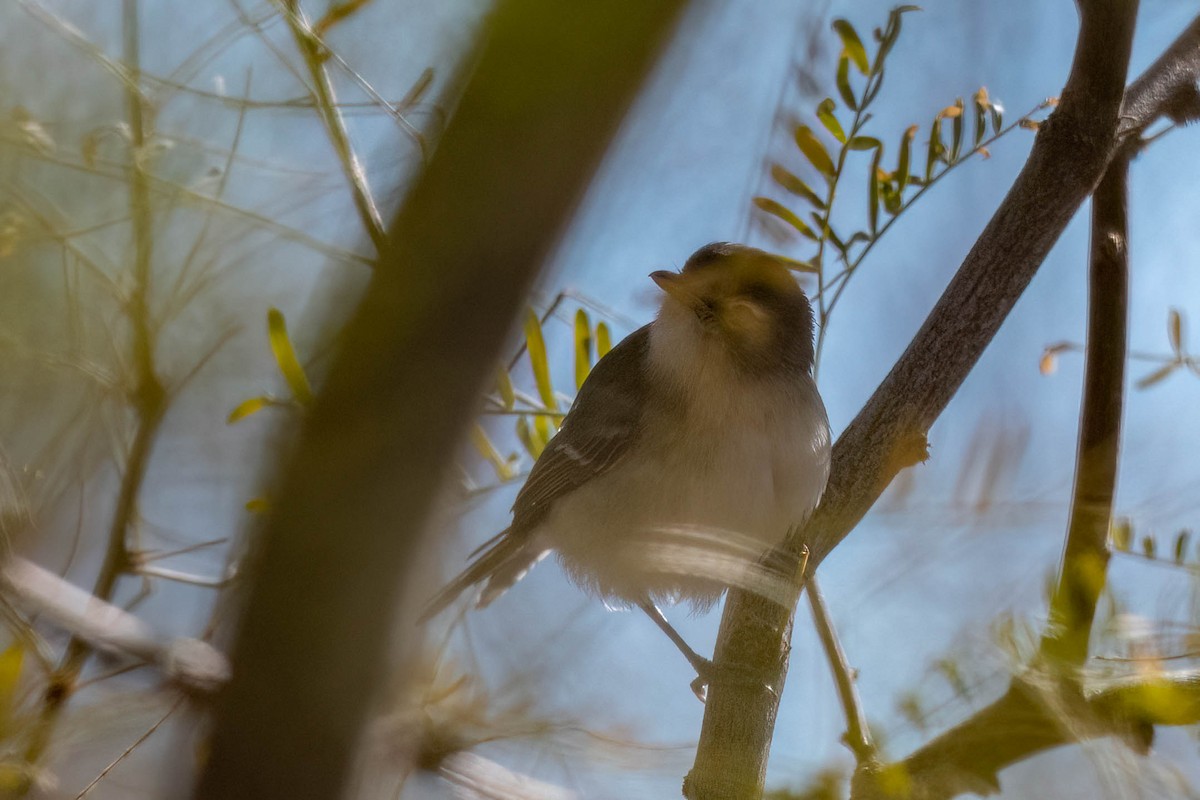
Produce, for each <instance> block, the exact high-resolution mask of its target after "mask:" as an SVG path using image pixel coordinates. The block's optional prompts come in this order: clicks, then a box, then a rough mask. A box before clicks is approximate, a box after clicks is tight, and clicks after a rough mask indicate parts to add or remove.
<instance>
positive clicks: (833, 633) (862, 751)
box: [804, 575, 875, 765]
mask: <svg viewBox="0 0 1200 800" xmlns="http://www.w3.org/2000/svg"><path fill="white" fill-rule="evenodd" d="M804 589H805V591H806V592H807V593H808V604H809V605H810V606H811V607H812V616H813V625H814V626H815V627H816V629H817V636H819V637H820V638H821V647H822V648H824V650H825V658H826V660H828V661H829V670H830V672H832V673H833V682H834V684H835V685H836V686H837V692H838V699H839V700H841V703H842V711H843V712H844V713H845V715H846V734H845V736H844V737H843V739H842V741H844V742H845V743H846V746H847V747H849V748H850V751H851V752H852V753H854V759H855V761H857V762H858V763H859V764H860V765H861V764H865V763H868V762H870V761H871V760H872V759H873V758H875V744H874V743H873V742H872V741H871V729H870V726H869V725H868V724H867V715H866V714H865V713H863V706H862V700H860V699H859V696H858V687H857V686H856V685H855V682H854V671H853V670H852V669H851V668H850V663H849V662H848V661H847V660H846V653H845V651H844V650H842V643H841V641H839V640H838V635H837V630H836V629H835V628H834V627H833V618H832V617H831V616H830V615H829V608H828V607H827V606H826V605H825V597H824V596H823V595H822V594H821V587H820V585H819V584H818V583H817V576H816V575H809V576H808V577H807V578H805V581H804Z"/></svg>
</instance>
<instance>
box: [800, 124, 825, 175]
mask: <svg viewBox="0 0 1200 800" xmlns="http://www.w3.org/2000/svg"><path fill="white" fill-rule="evenodd" d="M796 146H797V147H799V148H800V152H802V153H804V155H805V157H806V158H807V159H808V160H809V162H811V163H812V165H813V166H814V167H816V169H817V172H820V173H821V174H822V175H824V176H825V177H827V178H831V177H833V173H834V166H833V159H831V158H830V157H829V153H828V152H827V151H826V150H825V145H823V144H821V140H820V139H818V138H817V135H816V134H815V133H813V132H812V128H810V127H808V126H807V125H800V126H798V127H797V128H796Z"/></svg>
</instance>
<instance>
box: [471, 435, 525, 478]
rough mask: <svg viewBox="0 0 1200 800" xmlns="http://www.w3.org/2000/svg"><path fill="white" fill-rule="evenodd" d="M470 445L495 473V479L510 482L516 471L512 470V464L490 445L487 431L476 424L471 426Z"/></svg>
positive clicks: (490, 441) (494, 446)
mask: <svg viewBox="0 0 1200 800" xmlns="http://www.w3.org/2000/svg"><path fill="white" fill-rule="evenodd" d="M471 444H472V445H474V446H475V449H476V450H477V451H478V452H479V455H481V456H483V458H484V459H485V460H486V461H487V462H488V463H489V464H491V465H492V469H494V470H495V471H496V477H497V478H499V479H500V480H502V481H507V480H511V479H512V478H513V477H514V476H515V475H516V470H515V469H514V468H513V465H512V462H511V461H510V460H509V459H506V458H505V457H504V456H502V455H500V451H499V450H497V449H496V445H494V444H492V440H491V438H489V437H488V435H487V431H485V430H484V429H483V426H481V425H479V424H478V423H476V424H474V425H472V426H471Z"/></svg>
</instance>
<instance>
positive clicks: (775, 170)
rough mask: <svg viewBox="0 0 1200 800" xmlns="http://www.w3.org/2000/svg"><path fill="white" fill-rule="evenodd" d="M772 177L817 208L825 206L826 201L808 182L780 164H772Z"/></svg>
mask: <svg viewBox="0 0 1200 800" xmlns="http://www.w3.org/2000/svg"><path fill="white" fill-rule="evenodd" d="M771 177H772V178H774V179H775V182H776V183H778V184H779V185H780V186H782V187H783V188H784V189H787V190H788V191H789V192H791V193H792V194H794V195H796V196H797V197H803V198H804V199H805V200H807V201H808V202H810V203H812V204H813V205H814V206H816V207H817V208H821V209H823V208H825V201H824V200H822V199H821V198H820V197H818V196H817V193H816V192H814V191H813V190H812V189H810V188H809V187H808V184H807V183H805V182H804V181H802V180H800V178H798V177H797V176H795V175H793V174H792V173H790V172H788V171H787V170H786V169H784V168H783V167H781V166H779V165H778V164H772V165H771Z"/></svg>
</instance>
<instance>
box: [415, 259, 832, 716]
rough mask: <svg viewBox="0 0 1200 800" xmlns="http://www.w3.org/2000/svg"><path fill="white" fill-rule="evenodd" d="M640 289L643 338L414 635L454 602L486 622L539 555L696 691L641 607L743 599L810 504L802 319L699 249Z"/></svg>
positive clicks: (763, 268) (577, 404) (777, 277)
mask: <svg viewBox="0 0 1200 800" xmlns="http://www.w3.org/2000/svg"><path fill="white" fill-rule="evenodd" d="M650 278H651V279H652V280H653V281H654V283H655V284H657V285H658V287H659V288H661V289H662V292H663V294H662V300H661V304H660V307H659V309H658V313H657V315H656V317H655V318H654V320H653V321H652V322H650V323H649V324H647V325H645V326H643V327H641V328H639V329H638V330H636V331H634V332H633V333H632V334H630V335H629V336H628V337H626V338H625V339H624V340H623V341H621V342H620V343H619V344H618V345H617V346H616V347H614V348H613V349H612V350H610V351H609V352H608V353H607V354H605V355H604V356H603V357H602V358H600V359H599V360H598V361H597V363H596V365H595V366H594V367H593V369H592V371H591V372H590V373H589V375H588V377H587V378H586V380H585V381H584V382H583V384H582V386H581V387H580V389H579V392H578V394H577V395H576V398H575V401H574V402H573V404H572V405H571V408H570V410H569V411H568V412H567V414H566V416H565V417H564V419H563V420H562V424H561V426H560V429H559V431H558V433H557V434H556V435H555V436H554V437H553V438H552V439H551V440H550V441H549V443H548V444H547V445H546V448H545V450H544V451H543V452H542V454H541V456H540V457H539V458H538V459H537V461H536V462H535V463H534V466H533V468H532V469H531V471H530V473H529V477H528V478H527V479H526V481H525V484H524V485H523V486H522V487H521V489H520V491H519V492H518V494H517V497H516V502H515V503H514V505H513V517H512V523H511V524H510V525H509V526H508V527H507V528H505V529H504V530H503V531H501V532H500V533H499V534H497V535H496V536H494V537H492V538H491V539H490V540H488V541H487V542H485V543H484V544H483V545H482V546H481V547H479V548H478V549H477V550H476V551H475V552H474V553H472V554H471V558H472V559H473V560H472V561H471V563H470V565H469V566H468V567H467V568H466V569H465V570H464V571H463V572H462V573H461V574H460V575H458V576H457V577H456V578H454V579H453V580H451V581H450V582H449V583H448V584H447V585H446V586H445V587H444V588H443V589H441V590H440V591H439V592H437V593H436V594H435V595H434V596H433V597H432V598H431V599H430V600H429V602H428V603H427V604H426V606H425V608H424V610H423V612H422V613H421V615H420V618H419V619H420V620H421V621H426V620H428V619H430V618H431V617H433V616H435V615H436V614H438V613H440V612H441V611H442V610H443V609H445V608H446V607H447V606H449V605H450V604H451V603H453V602H454V600H455V599H456V598H457V597H458V596H459V595H460V594H462V593H463V592H465V591H467V590H468V589H472V588H475V589H476V590H477V592H478V593H477V595H476V599H475V604H476V606H478V607H483V606H486V605H488V604H489V603H491V602H492V601H493V600H495V599H496V598H497V597H499V596H500V595H501V594H503V593H504V592H505V591H506V590H507V589H509V588H510V587H512V586H513V585H514V584H515V583H516V582H517V581H518V580H520V579H521V578H522V577H523V576H524V575H525V574H526V573H527V572H528V571H529V570H530V568H532V567H533V566H534V565H535V564H536V563H537V562H538V561H540V560H541V559H542V558H544V557H545V556H546V555H548V554H549V553H551V552H553V553H555V554H557V556H558V560H559V562H560V563H561V564H562V566H563V567H564V568H565V570H566V572H567V574H568V575H569V576H570V577H571V578H572V579H573V581H574V582H575V583H576V584H577V585H579V586H580V587H581V588H583V589H584V590H585V591H586V592H588V593H589V594H592V595H595V596H597V597H599V598H601V599H602V600H603V601H604V602H605V603H606V605H608V606H610V607H614V608H630V607H640V608H642V609H643V610H644V611H645V612H646V613H647V614H648V615H649V616H650V617H651V619H653V620H654V621H655V623H656V624H658V625H659V627H660V628H662V629H663V630H664V632H666V633H667V635H668V636H669V637H671V640H672V641H673V642H674V643H675V644H676V646H677V647H679V649H680V650H681V652H683V654H684V655H685V657H687V658H688V661H689V662H690V663H691V664H692V666H693V667H694V668H695V669H696V671H697V673H699V675H700V677H699V678H698V679H697V680H698V681H701V682H702V683H703V682H706V681H707V680H708V678H709V677H710V675H709V674H706V672H710V671H711V667H712V662H710V661H708V660H707V659H704V658H702V657H701V656H699V655H698V654H697V653H696V652H695V651H694V650H692V649H691V648H690V647H689V646H688V645H687V644H686V642H684V641H683V639H682V637H680V636H679V634H678V633H676V632H675V631H674V629H673V628H672V627H671V626H670V624H669V623H668V622H667V620H666V618H665V616H664V615H663V614H662V612H661V611H660V610H659V605H660V604H675V603H680V602H689V603H690V604H691V606H692V610H693V612H695V613H700V612H703V611H706V610H708V609H709V608H710V607H711V606H712V605H713V604H714V603H715V602H716V601H717V600H718V599H719V598H720V596H721V595H722V593H723V592H724V591H725V590H726V589H727V588H728V587H729V586H730V585H744V584H747V583H749V584H751V586H753V585H754V576H755V575H757V574H758V572H757V571H756V570H755V565H756V564H758V563H760V561H761V559H762V557H763V556H764V555H765V554H767V553H768V552H769V551H771V550H772V549H773V548H774V547H775V546H776V545H778V544H779V543H781V542H782V541H783V540H784V538H785V537H786V535H787V533H788V531H789V530H790V529H791V528H792V526H794V525H796V524H799V523H802V522H803V521H804V520H805V519H807V517H808V516H809V515H810V514H811V513H812V511H813V509H814V508H815V507H816V506H817V504H818V502H819V501H820V498H821V495H822V493H823V492H824V490H825V485H826V483H827V481H828V478H829V464H830V431H829V421H828V417H827V414H826V411H825V406H824V404H823V402H822V400H821V396H820V394H819V392H818V391H817V386H816V383H815V381H814V378H813V358H814V350H813V332H814V320H813V311H812V306H811V305H810V303H809V300H808V298H807V296H806V295H805V293H804V291H803V290H802V289H801V287H800V285H799V284H798V283H797V281H796V279H795V277H793V275H792V273H791V271H790V270H789V269H788V267H787V264H786V262H785V261H784V260H783V259H781V258H780V257H778V256H775V255H772V254H770V253H767V252H764V251H763V250H759V249H756V248H753V247H749V246H746V245H741V244H734V243H729V242H714V243H711V244H708V245H705V246H704V247H701V248H700V249H699V250H697V251H696V252H695V253H693V254H692V255H691V256H690V257H689V258H688V259H687V261H686V262H685V263H684V265H683V267H682V269H680V270H679V271H669V270H659V271H656V272H653V273H652V274H651V275H650ZM696 688H697V686H696V685H695V684H693V689H696ZM697 694H698V695H701V692H700V691H697ZM701 699H703V696H702V695H701Z"/></svg>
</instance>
